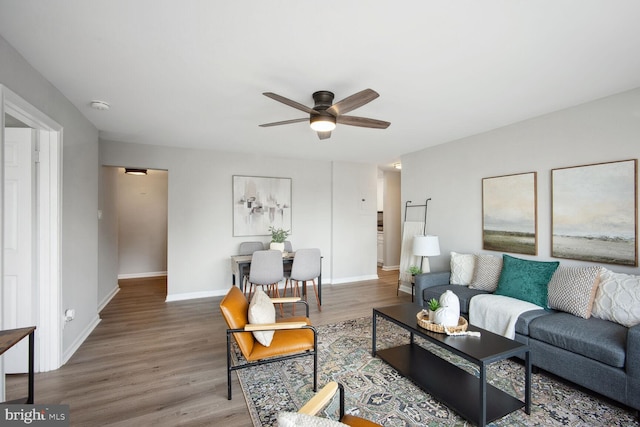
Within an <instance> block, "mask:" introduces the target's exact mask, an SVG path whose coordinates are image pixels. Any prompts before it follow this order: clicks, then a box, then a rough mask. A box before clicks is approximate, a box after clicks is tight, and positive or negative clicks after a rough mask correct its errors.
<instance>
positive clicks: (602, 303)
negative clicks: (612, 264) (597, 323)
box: [591, 268, 640, 328]
mask: <svg viewBox="0 0 640 427" xmlns="http://www.w3.org/2000/svg"><path fill="white" fill-rule="evenodd" d="M591 315H592V316H593V317H597V318H599V319H604V320H609V321H612V322H616V323H619V324H621V325H624V326H626V327H627V328H630V327H632V326H634V325H637V324H639V323H640V276H635V275H632V274H623V273H614V272H613V271H609V270H607V269H606V268H603V269H602V272H601V273H600V285H598V290H597V291H596V298H595V300H594V301H593V309H592V311H591Z"/></svg>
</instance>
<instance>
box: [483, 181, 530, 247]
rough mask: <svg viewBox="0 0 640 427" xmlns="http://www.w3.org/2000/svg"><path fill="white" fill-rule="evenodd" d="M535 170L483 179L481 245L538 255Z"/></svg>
mask: <svg viewBox="0 0 640 427" xmlns="http://www.w3.org/2000/svg"><path fill="white" fill-rule="evenodd" d="M536 178H537V176H536V173H535V172H529V173H522V174H517V175H505V176H497V177H491V178H484V179H483V180H482V248H483V249H486V250H491V251H501V252H513V253H520V254H528V255H537V253H538V238H537V229H538V223H537V210H538V209H537V199H536Z"/></svg>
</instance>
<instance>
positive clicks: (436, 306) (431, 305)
mask: <svg viewBox="0 0 640 427" xmlns="http://www.w3.org/2000/svg"><path fill="white" fill-rule="evenodd" d="M427 305H428V306H429V310H431V311H436V310H437V309H439V308H440V301H438V300H437V299H435V298H431V299H430V300H429V302H428V303H427Z"/></svg>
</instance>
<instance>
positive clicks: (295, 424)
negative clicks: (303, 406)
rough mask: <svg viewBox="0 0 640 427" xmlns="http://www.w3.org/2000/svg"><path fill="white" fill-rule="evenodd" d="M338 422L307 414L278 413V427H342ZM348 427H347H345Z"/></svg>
mask: <svg viewBox="0 0 640 427" xmlns="http://www.w3.org/2000/svg"><path fill="white" fill-rule="evenodd" d="M344 426H347V424H343V423H341V422H340V421H334V420H330V419H329V418H320V417H314V416H312V415H307V414H299V413H298V412H279V413H278V427H344ZM347 427H349V426H347Z"/></svg>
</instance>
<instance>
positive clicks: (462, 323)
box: [416, 311, 469, 334]
mask: <svg viewBox="0 0 640 427" xmlns="http://www.w3.org/2000/svg"><path fill="white" fill-rule="evenodd" d="M416 317H417V318H418V326H420V327H421V328H424V329H426V330H429V331H431V332H438V333H440V334H444V333H446V332H445V330H444V326H443V325H440V324H438V323H433V322H432V321H430V320H429V315H428V314H423V312H422V311H421V312H419V313H418V314H416ZM467 326H469V323H468V322H467V319H465V318H464V317H462V316H460V318H459V319H458V326H448V327H447V331H449V332H451V333H453V332H465V331H466V330H467Z"/></svg>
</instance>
